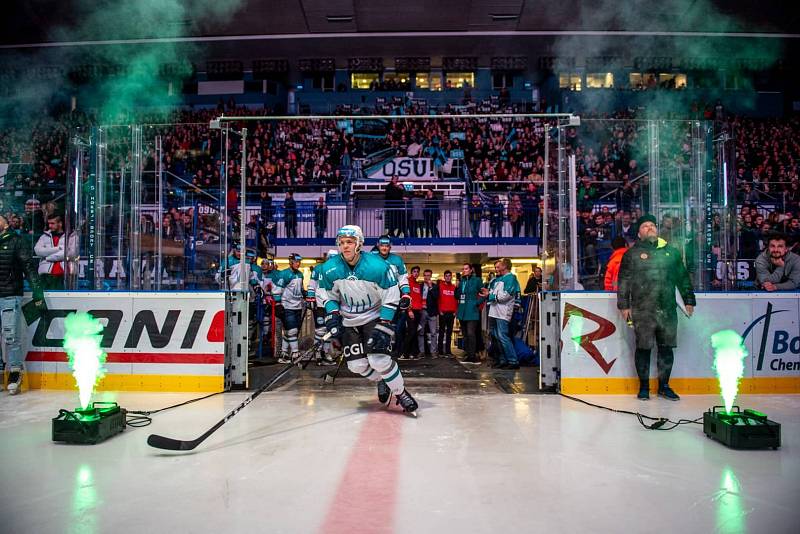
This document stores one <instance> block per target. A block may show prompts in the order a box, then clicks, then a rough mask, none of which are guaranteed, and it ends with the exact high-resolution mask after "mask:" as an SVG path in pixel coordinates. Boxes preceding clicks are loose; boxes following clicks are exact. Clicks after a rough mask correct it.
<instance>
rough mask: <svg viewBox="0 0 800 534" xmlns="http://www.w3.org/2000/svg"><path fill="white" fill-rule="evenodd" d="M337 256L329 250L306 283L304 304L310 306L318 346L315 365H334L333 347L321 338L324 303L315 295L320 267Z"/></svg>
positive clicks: (335, 252) (333, 251)
mask: <svg viewBox="0 0 800 534" xmlns="http://www.w3.org/2000/svg"><path fill="white" fill-rule="evenodd" d="M337 254H339V251H338V250H335V249H333V250H329V251H328V252H327V254H326V255H325V258H323V259H324V261H323V262H322V263H319V264H317V265H316V266H315V267H314V269H312V270H311V280H309V282H308V292H307V293H306V302H307V303H308V304H309V306H311V309H312V310H313V311H314V342H315V343H319V344H320V348H319V351H318V352H317V365H336V358H334V357H333V346H332V344H331V342H330V340H328V341H325V342H324V343H323V341H322V338H323V336H324V335H325V332H326V331H327V330H326V328H325V303H324V302H322V298H320V296H319V295H317V286H318V285H319V279H320V277H321V276H322V266H323V265H324V263H325V261H327V260H329V259H330V258H332V257H334V256H336V255H337Z"/></svg>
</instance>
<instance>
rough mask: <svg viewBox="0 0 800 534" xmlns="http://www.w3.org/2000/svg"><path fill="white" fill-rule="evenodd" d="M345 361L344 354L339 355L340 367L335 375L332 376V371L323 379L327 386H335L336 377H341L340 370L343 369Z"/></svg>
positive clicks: (338, 366)
mask: <svg viewBox="0 0 800 534" xmlns="http://www.w3.org/2000/svg"><path fill="white" fill-rule="evenodd" d="M343 361H344V352H342V353H341V354H340V355H339V363H338V365H337V366H336V371H334V373H333V374H331V373H330V371H328V372H327V373H325V376H324V377H323V379H324V382H325V383H326V384H333V383H334V382H336V377H337V376H339V369H341V368H342V362H343Z"/></svg>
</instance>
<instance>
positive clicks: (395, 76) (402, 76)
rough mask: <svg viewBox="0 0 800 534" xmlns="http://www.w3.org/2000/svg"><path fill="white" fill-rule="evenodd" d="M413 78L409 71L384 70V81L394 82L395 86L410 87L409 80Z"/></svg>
mask: <svg viewBox="0 0 800 534" xmlns="http://www.w3.org/2000/svg"><path fill="white" fill-rule="evenodd" d="M410 79H411V74H410V73H408V72H384V73H383V81H384V82H385V83H387V84H388V83H389V82H394V84H395V86H397V87H402V86H406V87H408V84H409V83H410V82H409V80H410Z"/></svg>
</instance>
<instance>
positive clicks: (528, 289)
mask: <svg viewBox="0 0 800 534" xmlns="http://www.w3.org/2000/svg"><path fill="white" fill-rule="evenodd" d="M532 267H533V270H532V271H531V275H530V276H529V277H528V283H527V284H525V291H524V293H525V294H526V295H533V294H535V293H538V292H539V291H541V290H542V268H541V267H539V266H538V265H533V266H532Z"/></svg>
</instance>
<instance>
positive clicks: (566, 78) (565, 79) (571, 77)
mask: <svg viewBox="0 0 800 534" xmlns="http://www.w3.org/2000/svg"><path fill="white" fill-rule="evenodd" d="M582 83H583V80H582V79H581V75H580V74H579V73H575V72H572V73H569V74H559V75H558V86H559V87H560V88H561V89H569V90H570V91H580V90H581V89H582Z"/></svg>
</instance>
